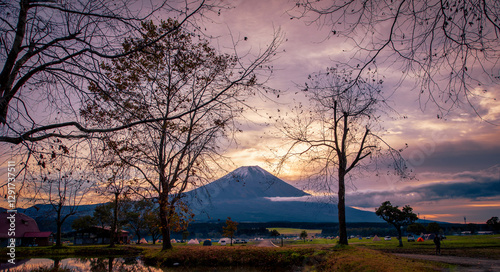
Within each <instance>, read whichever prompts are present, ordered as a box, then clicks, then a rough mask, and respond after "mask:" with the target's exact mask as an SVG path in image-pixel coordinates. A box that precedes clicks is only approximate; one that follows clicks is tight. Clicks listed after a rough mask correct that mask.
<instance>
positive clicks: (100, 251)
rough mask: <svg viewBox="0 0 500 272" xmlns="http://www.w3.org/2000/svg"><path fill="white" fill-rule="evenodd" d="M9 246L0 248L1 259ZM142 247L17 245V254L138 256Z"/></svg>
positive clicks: (28, 255)
mask: <svg viewBox="0 0 500 272" xmlns="http://www.w3.org/2000/svg"><path fill="white" fill-rule="evenodd" d="M7 250H8V248H0V256H1V257H0V259H2V257H4V256H5V257H6V256H7V252H8V251H7ZM142 250H143V249H142V248H140V247H136V246H133V245H118V246H116V247H112V248H110V247H109V246H107V245H91V246H63V247H54V246H47V247H16V256H18V257H22V258H30V257H45V258H51V257H66V258H70V257H102V256H109V257H126V256H134V255H135V256H137V255H140V254H141V252H142Z"/></svg>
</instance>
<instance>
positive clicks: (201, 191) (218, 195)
mask: <svg viewBox="0 0 500 272" xmlns="http://www.w3.org/2000/svg"><path fill="white" fill-rule="evenodd" d="M187 195H188V196H190V197H196V198H198V199H201V200H208V199H212V200H214V199H216V200H218V201H222V200H231V199H237V200H248V199H254V198H262V197H277V196H279V197H298V196H306V195H309V194H307V193H305V192H303V191H301V190H299V189H297V188H295V187H293V186H292V185H290V184H288V183H286V182H284V181H283V180H281V179H279V178H277V177H276V176H274V175H272V174H271V173H269V172H267V171H266V170H264V169H262V168H260V167H259V166H244V167H240V168H238V169H236V170H234V171H233V172H231V173H229V174H227V175H225V176H223V177H222V178H220V179H218V180H216V181H214V182H212V183H210V184H207V185H205V186H202V187H200V188H197V189H195V190H193V191H190V192H188V193H187Z"/></svg>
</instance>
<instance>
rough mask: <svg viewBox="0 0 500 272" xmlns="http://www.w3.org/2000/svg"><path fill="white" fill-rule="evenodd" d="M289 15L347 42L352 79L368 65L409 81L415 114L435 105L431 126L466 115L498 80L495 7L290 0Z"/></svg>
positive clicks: (499, 16)
mask: <svg viewBox="0 0 500 272" xmlns="http://www.w3.org/2000/svg"><path fill="white" fill-rule="evenodd" d="M290 13H291V14H293V16H294V18H303V19H304V20H307V22H308V23H316V24H318V25H320V26H325V27H329V28H331V31H330V35H329V37H334V36H335V37H344V38H346V39H349V40H352V41H353V44H354V45H355V47H356V49H357V50H355V51H354V56H352V58H351V59H353V60H354V61H355V62H357V63H350V64H349V65H350V66H351V68H355V69H357V71H358V73H357V75H356V78H360V76H361V74H362V72H363V71H364V70H366V69H367V67H369V66H373V65H374V64H375V63H376V62H377V63H378V64H379V65H381V63H383V64H384V65H387V66H391V68H392V69H393V70H396V71H397V70H400V71H401V72H402V79H404V78H407V77H408V76H411V77H412V78H413V79H414V80H416V81H417V85H416V87H415V89H416V91H418V92H419V96H420V102H421V107H422V108H425V107H426V105H427V103H428V102H432V103H435V104H436V105H437V106H438V110H439V115H438V118H440V117H442V116H443V115H444V114H446V113H447V112H448V111H449V110H450V109H451V108H453V107H455V106H459V105H460V104H462V103H468V104H470V105H472V106H473V108H474V97H477V96H481V95H482V94H483V92H486V91H488V89H489V88H491V87H493V86H496V85H498V80H499V79H500V75H499V74H498V71H497V70H498V67H497V65H498V62H499V60H500V39H499V38H498V36H499V34H500V23H499V22H500V3H499V2H498V1H496V0H464V1H462V0H425V1H420V0H419V1H416V0H399V1H378V0H377V1H375V0H368V1H336V0H333V1H310V0H296V5H295V8H293V9H292V10H290ZM475 106H478V104H476V105H475ZM475 110H476V112H477V110H478V109H477V108H475ZM477 113H478V114H479V115H480V112H477Z"/></svg>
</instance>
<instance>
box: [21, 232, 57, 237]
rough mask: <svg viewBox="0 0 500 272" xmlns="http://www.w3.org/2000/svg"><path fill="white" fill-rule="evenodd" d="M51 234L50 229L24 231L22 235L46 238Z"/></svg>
mask: <svg viewBox="0 0 500 272" xmlns="http://www.w3.org/2000/svg"><path fill="white" fill-rule="evenodd" d="M51 234H52V232H50V231H43V232H26V233H24V237H27V238H47V237H49V236H50V235H51Z"/></svg>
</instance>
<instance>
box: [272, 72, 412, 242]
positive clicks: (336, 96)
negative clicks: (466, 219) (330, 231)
mask: <svg viewBox="0 0 500 272" xmlns="http://www.w3.org/2000/svg"><path fill="white" fill-rule="evenodd" d="M381 84H382V81H381V80H378V79H377V78H376V73H375V72H374V71H371V72H369V73H368V75H366V76H365V77H363V78H361V79H357V78H355V76H354V77H353V75H352V73H350V72H346V71H343V70H338V69H337V68H329V69H327V71H326V72H324V73H317V74H314V75H311V76H310V82H308V83H306V89H305V91H306V92H307V93H308V94H309V98H310V101H311V105H312V106H311V108H310V109H307V108H302V107H299V108H298V109H297V110H298V111H299V112H296V113H297V116H296V117H287V118H286V119H284V120H282V121H281V123H280V124H279V127H280V129H281V131H282V132H283V134H284V135H285V137H286V138H287V139H289V140H290V141H291V142H290V147H289V149H288V152H287V153H286V154H285V155H284V156H283V157H282V160H281V163H282V164H283V163H284V162H285V161H287V160H288V159H291V158H292V157H299V158H300V159H301V160H305V161H306V162H308V165H307V167H308V168H309V171H311V169H316V170H314V171H315V172H314V171H313V172H312V173H314V174H313V175H312V176H313V177H314V179H312V180H313V182H314V183H315V184H316V185H321V186H322V188H321V191H323V192H325V193H327V194H330V193H331V192H332V191H333V189H332V188H335V187H336V185H337V187H338V190H337V197H338V220H339V237H340V241H339V243H340V244H345V245H347V244H348V240H347V227H346V215H345V184H346V178H347V177H349V175H351V174H352V172H354V171H353V170H354V169H355V168H359V167H361V166H362V165H363V164H362V161H363V160H365V159H366V158H371V157H372V156H374V155H376V154H377V153H379V152H380V151H381V150H382V147H383V145H384V142H383V141H382V139H381V138H380V137H379V136H378V135H377V132H378V130H380V127H379V126H378V119H379V116H380V114H381V113H382V112H383V111H384V108H385V106H386V105H385V100H384V98H383V96H382V91H381ZM388 149H389V153H390V154H391V155H392V156H395V158H396V159H397V160H396V161H397V163H396V164H395V166H396V170H397V171H398V172H399V173H400V174H403V175H404V174H405V172H406V166H405V165H404V161H401V157H400V155H399V153H398V152H397V151H396V150H394V149H392V148H390V147H389V148H388Z"/></svg>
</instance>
